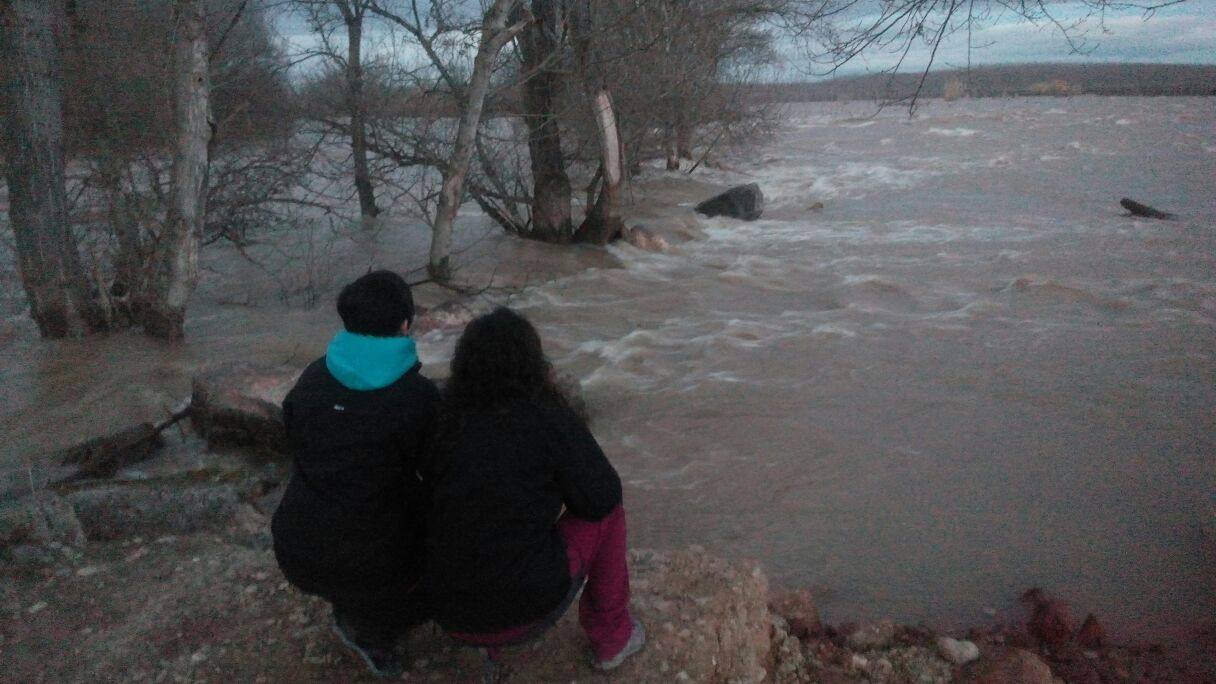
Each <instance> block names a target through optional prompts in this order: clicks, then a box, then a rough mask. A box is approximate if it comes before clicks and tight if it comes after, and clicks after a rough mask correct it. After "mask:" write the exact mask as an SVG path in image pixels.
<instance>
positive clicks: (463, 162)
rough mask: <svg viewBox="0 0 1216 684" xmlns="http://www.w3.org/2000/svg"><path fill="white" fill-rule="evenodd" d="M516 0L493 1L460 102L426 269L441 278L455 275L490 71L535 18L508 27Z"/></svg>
mask: <svg viewBox="0 0 1216 684" xmlns="http://www.w3.org/2000/svg"><path fill="white" fill-rule="evenodd" d="M515 2H517V0H494V4H493V5H491V6H490V9H489V10H487V11H486V14H485V21H484V23H483V25H482V29H481V41H480V43H479V44H478V46H477V56H476V57H475V58H474V59H473V74H472V76H471V77H470V78H469V85H468V87H467V88H466V89H465V90H464V98H463V100H462V101H461V103H460V105H461V113H460V124H459V126H458V128H457V130H456V144H455V145H454V146H453V149H452V156H451V157H450V158H448V161H447V164H445V165H444V168H443V186H442V187H441V189H440V191H439V206H438V207H437V208H436V209H435V224H434V226H433V229H432V230H433V232H432V235H431V253H430V259H429V260H428V263H427V271H428V273H429V274H430V276H431V278H433V279H435V280H438V281H445V280H449V279H450V278H451V276H452V266H451V262H450V257H451V253H452V227H453V224H454V223H455V221H456V212H457V211H458V210H459V209H460V205H461V202H462V200H463V199H464V178H465V175H467V174H468V172H469V162H470V161H471V160H472V158H473V152H474V149H475V147H476V142H477V128H478V126H480V125H481V110H482V107H483V106H484V105H485V100H486V93H488V92H489V90H490V75H491V74H490V71H491V69H492V68H493V66H494V59H495V57H497V56H498V53H499V51H501V50H502V48H503V46H504V45H506V43H507V41H509V40H511V39H512V38H514V37H515V35H516V34H518V33H519V32H520V31H522V30H523V29H524V28H525V27H526V26H527V25H528V24H529V23H531V21H532V17H531V16H530V15H529V16H527V18H525V19H524V20H522V21H518V22H516V23H514V24H512V25H511V26H507V18H508V16H509V13H510V10H511V7H512V6H513V5H514V4H515Z"/></svg>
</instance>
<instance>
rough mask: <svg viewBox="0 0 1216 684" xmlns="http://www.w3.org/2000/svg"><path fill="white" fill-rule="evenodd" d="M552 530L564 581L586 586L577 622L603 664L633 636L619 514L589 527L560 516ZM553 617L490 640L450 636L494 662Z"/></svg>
mask: <svg viewBox="0 0 1216 684" xmlns="http://www.w3.org/2000/svg"><path fill="white" fill-rule="evenodd" d="M557 530H558V533H559V534H560V535H561V536H562V540H563V541H564V542H565V544H566V557H567V558H568V559H569V562H570V577H572V578H574V580H575V581H578V580H580V579H581V578H583V577H585V578H586V580H587V583H586V585H585V586H584V587H583V597H582V599H581V600H580V601H579V604H578V622H579V624H580V625H582V626H583V631H584V632H586V633H587V638H588V639H590V640H591V650H592V651H594V652H595V657H596V658H598V659H600V660H608V659H610V658H612V657H613V656H615V655H616V654H618V653H620V652H621V649H623V648H625V644H626V643H628V641H629V637H630V636H631V635H632V634H633V619H632V617H631V616H630V615H629V567H628V565H627V563H626V559H625V509H624V508H622V507H621V506H617V507H616V508H615V509H613V511H612V512H611V513H609V514H608V515H607V516H606V517H605V518H604V519H603V520H595V521H593V520H584V519H582V518H576V517H574V516H572V515H569V514H567V515H563V516H562V517H561V519H560V520H558V521H557ZM562 610H564V608H563V609H562ZM558 617H561V616H560V614H555V615H553V616H550V617H549V618H547V619H542V620H540V621H538V622H535V623H532V624H527V625H520V626H518V627H511V628H509V629H504V630H501V631H499V632H494V633H491V634H471V633H465V632H451V633H450V634H451V636H452V637H453V638H455V639H457V640H459V641H463V642H465V643H467V644H470V645H475V646H482V647H485V648H486V649H487V650H488V652H489V655H490V658H491V660H497V659H498V653H499V651H500V650H501V649H502V647H503V646H509V645H512V644H518V643H522V642H524V641H528V640H530V639H533V638H535V637H536V636H538V635H539V634H540V633H541V632H543V631H544V630H545V629H547V628H548V627H549V626H552V624H553V623H552V621H556V620H557V618H558Z"/></svg>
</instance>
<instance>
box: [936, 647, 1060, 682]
mask: <svg viewBox="0 0 1216 684" xmlns="http://www.w3.org/2000/svg"><path fill="white" fill-rule="evenodd" d="M959 681H962V682H968V683H969V684H1054V682H1055V678H1054V677H1053V676H1052V674H1051V668H1050V667H1048V666H1047V663H1045V662H1043V661H1042V660H1040V659H1039V657H1038V656H1036V655H1035V654H1033V653H1031V652H1030V651H1026V650H1023V649H1020V648H1001V649H996V650H994V651H992V652H985V653H984V657H983V658H981V659H980V660H979V661H977V662H975V663H972V664H971V665H969V666H967V667H966V668H964V669H963V674H962V677H960V678H959Z"/></svg>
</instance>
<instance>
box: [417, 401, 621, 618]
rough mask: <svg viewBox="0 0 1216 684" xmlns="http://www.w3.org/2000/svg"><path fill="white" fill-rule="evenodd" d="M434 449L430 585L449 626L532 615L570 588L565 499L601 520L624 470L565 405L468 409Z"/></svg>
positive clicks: (617, 496) (576, 510) (573, 509)
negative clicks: (562, 528)
mask: <svg viewBox="0 0 1216 684" xmlns="http://www.w3.org/2000/svg"><path fill="white" fill-rule="evenodd" d="M459 428H460V429H459V430H458V431H456V434H455V435H451V436H447V435H445V436H444V437H442V438H440V440H438V443H437V444H436V445H435V448H434V449H433V450H432V453H431V455H430V457H429V459H428V460H429V467H428V480H430V482H431V484H432V487H433V493H432V502H433V503H432V507H431V515H430V519H429V526H430V529H429V533H428V539H429V542H428V545H427V568H426V575H425V580H424V586H425V587H426V589H427V592H428V595H429V596H430V598H431V600H432V602H433V603H432V610H433V611H434V612H435V617H436V620H437V621H438V622H439V623H440V624H441V625H442V626H443V627H444V628H446V629H448V630H453V631H462V632H474V633H486V632H494V631H498V630H501V629H505V628H509V627H515V626H520V625H524V624H528V623H530V622H532V621H534V620H537V619H539V618H541V617H543V616H545V615H547V614H548V613H549V612H550V611H552V610H553V609H554V608H556V607H557V605H558V604H559V603H560V602H561V601H562V600H563V599H564V598H565V597H566V594H567V592H568V591H569V589H570V576H569V567H568V564H567V560H566V551H565V545H564V544H563V543H562V539H561V537H560V536H559V535H558V532H557V519H558V516H559V515H560V514H561V509H562V505H563V504H564V505H565V506H566V508H567V509H568V510H569V512H570V513H571V514H572V515H577V516H579V517H582V518H586V519H589V520H600V519H602V518H603V517H604V516H606V515H608V514H609V513H611V512H612V511H613V510H614V509H615V508H616V507H617V506H618V505H620V503H621V480H620V478H619V477H618V476H617V473H616V470H615V469H613V467H612V464H610V463H609V462H608V459H607V458H606V457H605V456H604V453H603V452H602V451H601V450H600V447H599V445H598V444H597V443H596V441H595V437H593V436H592V435H591V431H590V430H588V429H587V427H586V425H584V424H583V422H582V421H581V420H580V419H579V418H578V417H577V416H575V415H574V413H573V412H572V411H571V410H570V409H569V408H567V407H565V406H558V405H551V404H545V405H535V404H524V403H521V404H516V405H512V406H509V407H506V408H501V409H496V410H490V411H484V412H481V413H476V414H473V415H471V416H467V417H465V418H464V420H463V421H462V423H461V425H460V426H459Z"/></svg>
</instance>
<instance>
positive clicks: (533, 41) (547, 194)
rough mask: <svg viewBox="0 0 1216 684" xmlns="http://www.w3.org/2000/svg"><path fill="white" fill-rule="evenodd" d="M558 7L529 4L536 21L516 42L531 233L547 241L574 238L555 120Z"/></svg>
mask: <svg viewBox="0 0 1216 684" xmlns="http://www.w3.org/2000/svg"><path fill="white" fill-rule="evenodd" d="M560 13H561V3H560V2H559V1H558V0H532V16H533V17H535V19H536V20H535V22H534V23H533V24H532V25H531V26H529V28H528V30H527V31H525V32H524V33H523V34H522V36H521V38H520V41H519V47H520V53H521V56H522V57H523V69H524V73H525V74H529V78H528V80H527V81H526V82H525V83H524V122H525V123H526V124H527V126H528V152H529V157H530V160H531V165H532V184H533V189H532V233H531V234H530V235H529V236H528V237H531V238H534V239H537V240H543V241H545V242H569V241H570V240H571V238H572V237H573V235H574V226H573V223H572V221H571V218H570V213H571V212H570V194H571V190H570V177H569V176H568V175H567V174H566V160H565V157H564V156H563V155H562V139H561V130H560V128H559V125H558V118H557V100H558V97H560V90H561V83H562V75H561V71H560V67H561V55H560V53H561V47H562V46H561V39H560V38H559V35H560V30H561V24H562V21H561V18H560Z"/></svg>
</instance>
